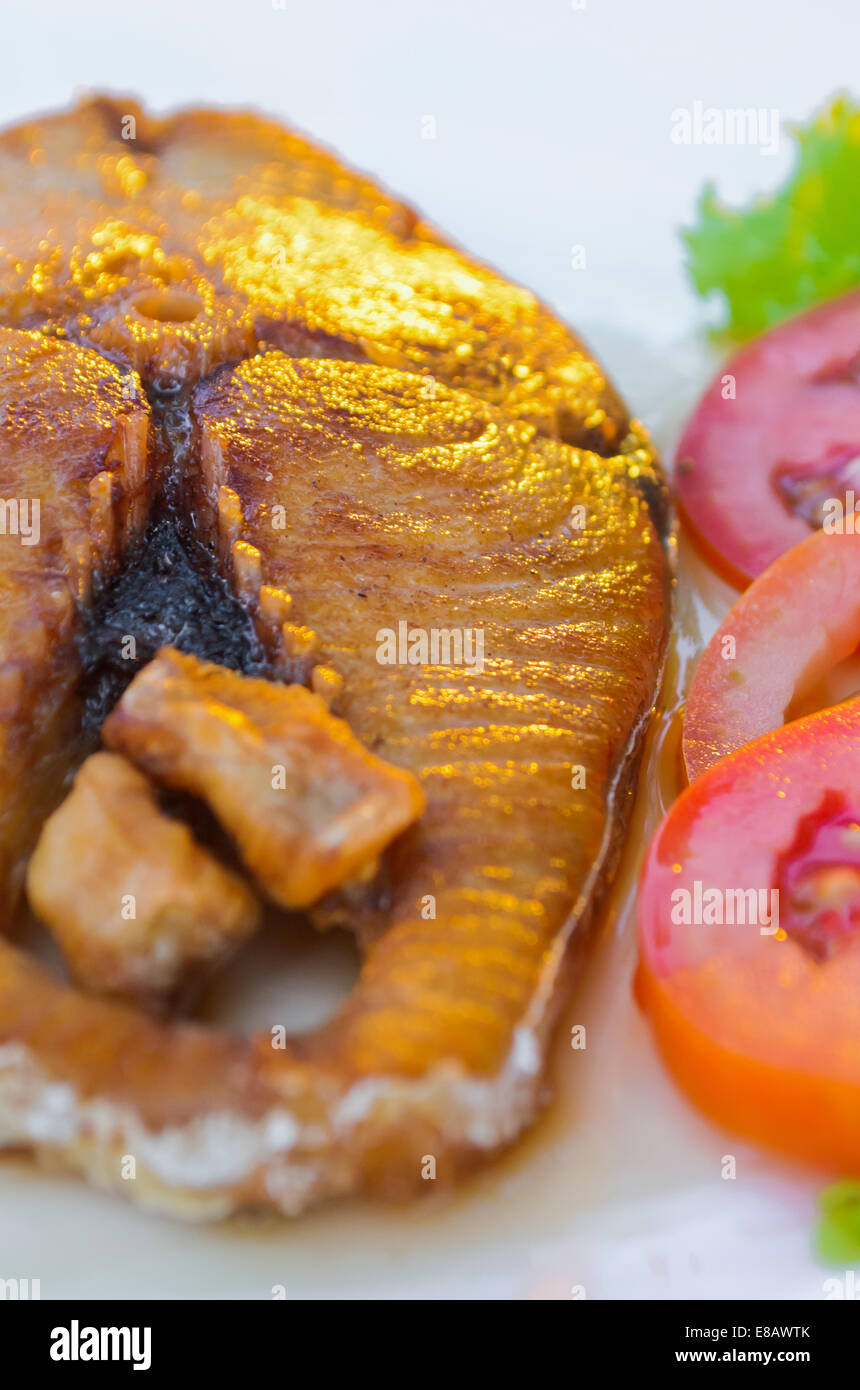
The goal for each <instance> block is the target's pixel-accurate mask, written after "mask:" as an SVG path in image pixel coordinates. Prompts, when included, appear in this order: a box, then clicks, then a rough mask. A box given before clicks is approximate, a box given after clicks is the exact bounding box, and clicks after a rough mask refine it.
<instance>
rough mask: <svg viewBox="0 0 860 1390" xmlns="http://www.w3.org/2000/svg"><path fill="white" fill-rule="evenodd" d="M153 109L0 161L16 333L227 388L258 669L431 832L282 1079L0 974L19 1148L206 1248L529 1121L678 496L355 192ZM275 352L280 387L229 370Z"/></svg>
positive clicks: (153, 379)
mask: <svg viewBox="0 0 860 1390" xmlns="http://www.w3.org/2000/svg"><path fill="white" fill-rule="evenodd" d="M135 109H136V108H134V107H133V106H132V105H131V104H130V103H127V102H123V101H110V100H96V101H94V102H91V103H87V104H85V105H84V106H83V107H81V108H79V109H78V110H77V111H76V112H74V113H72V114H71V115H66V116H61V117H55V118H49V119H47V120H45V121H41V122H35V123H32V124H30V125H28V126H26V127H18V128H17V129H16V130H14V131H11V132H7V133H6V134H5V135H4V136H2V137H0V208H5V209H6V211H5V212H3V213H0V220H2V223H3V225H2V226H0V244H2V245H5V246H7V247H8V248H9V255H8V257H7V258H6V260H5V261H4V262H3V263H2V264H0V321H2V322H5V323H9V324H14V325H18V326H25V327H40V328H44V329H46V330H50V331H52V332H62V333H66V334H67V335H68V336H70V337H72V338H75V339H77V340H79V341H80V342H89V343H93V344H96V345H97V346H98V348H99V350H100V351H102V352H104V353H106V354H110V355H111V357H112V358H115V359H116V360H117V361H119V362H122V363H126V364H132V365H134V366H135V367H136V368H137V369H139V371H140V373H141V375H142V377H143V379H144V382H145V384H146V385H148V386H158V385H163V384H165V382H167V383H169V382H171V381H173V382H178V383H181V384H185V385H188V384H190V383H193V382H195V381H198V380H200V379H201V378H203V377H205V376H206V375H207V374H208V373H210V372H211V371H212V370H213V368H215V367H218V366H221V367H222V371H221V374H220V375H218V376H216V377H215V378H213V380H212V381H211V382H206V383H204V384H202V385H201V386H200V388H199V390H198V392H197V394H196V398H195V402H194V412H195V416H196V421H197V432H198V433H197V440H196V443H195V450H196V452H193V455H192V457H191V459H190V460H189V462H188V468H189V471H190V473H191V474H192V475H194V474H195V473H196V476H197V477H198V479H199V501H200V503H201V507H200V514H201V516H202V521H203V524H205V525H206V526H207V527H208V528H209V530H210V532H211V534H212V536H213V538H216V539H217V541H218V543H219V548H220V551H221V555H222V562H223V565H224V572H225V573H226V574H228V575H231V576H232V577H233V580H234V583H235V587H236V591H237V593H238V594H239V596H240V597H241V599H242V601H243V602H244V603H245V604H246V605H247V606H248V608H249V610H250V611H251V612H253V614H254V616H255V619H256V621H257V623H258V625H259V629H260V633H261V636H262V637H263V640H264V642H265V644H266V646H267V648H268V650H269V652H270V655H271V660H272V670H273V672H274V673H276V674H277V675H279V676H280V677H281V678H283V679H296V678H297V673H301V674H300V678H301V679H307V680H309V681H311V682H313V683H314V687H315V688H320V689H327V690H328V691H329V693H330V694H331V695H332V698H334V700H335V702H336V708H337V712H338V713H339V714H342V715H344V716H345V717H346V719H347V720H348V722H349V723H350V725H351V727H352V728H353V730H354V731H355V733H356V734H357V735H358V736H359V737H360V738H361V739H362V740H363V741H364V742H365V744H366V745H367V746H369V747H370V748H371V749H373V751H378V752H380V753H382V755H383V756H385V757H386V758H387V759H388V760H390V761H391V762H393V763H394V764H396V765H399V766H400V767H402V768H405V769H407V770H409V771H411V772H413V773H414V774H415V775H416V776H418V777H419V779H420V781H421V784H422V786H423V788H424V791H425V794H426V797H427V812H426V814H425V816H424V817H423V818H422V820H421V821H420V822H419V824H418V826H417V827H415V828H414V830H412V831H410V832H408V833H407V835H406V836H404V837H403V841H402V842H400V843H398V844H397V846H396V847H395V848H394V849H393V850H392V851H391V852H390V854H389V861H388V865H387V869H388V874H387V879H388V883H389V885H390V897H389V900H388V901H387V902H386V901H384V900H383V897H382V895H381V894H378V895H374V894H373V893H371V894H370V895H369V897H368V900H367V901H366V903H365V904H364V907H363V909H362V911H363V915H364V917H365V918H366V931H362V936H363V938H364V939H365V940H368V941H371V942H372V944H371V946H370V949H369V951H368V955H367V959H366V962H365V966H364V970H363V972H362V976H361V979H360V981H359V983H358V986H357V988H356V990H355V991H354V993H353V995H352V996H351V998H350V999H349V1000H348V1001H347V1003H346V1004H345V1006H344V1008H343V1009H342V1010H341V1012H340V1014H339V1015H338V1016H337V1017H336V1018H335V1019H334V1020H333V1021H332V1022H331V1023H330V1024H329V1025H328V1026H327V1027H325V1028H323V1029H321V1030H319V1031H318V1032H317V1033H315V1034H312V1035H310V1036H308V1037H304V1038H299V1039H295V1040H292V1041H291V1042H290V1043H289V1045H288V1046H287V1047H286V1048H285V1049H280V1048H277V1047H273V1045H272V1041H273V1040H272V1037H271V1036H270V1034H269V1033H265V1032H264V1033H263V1034H262V1035H261V1036H259V1037H258V1038H256V1039H253V1040H250V1041H246V1040H243V1039H240V1038H231V1037H226V1036H223V1035H219V1034H218V1033H216V1032H213V1031H211V1030H206V1029H203V1028H200V1027H196V1026H194V1025H190V1024H178V1025H174V1026H167V1025H165V1024H163V1023H159V1022H156V1021H154V1020H152V1019H149V1018H147V1017H145V1016H144V1015H142V1014H141V1013H139V1012H136V1011H134V1010H132V1009H129V1008H125V1007H120V1006H117V1005H113V1004H108V1003H105V1002H102V1001H98V1000H93V999H89V998H86V997H85V996H83V995H81V994H79V993H77V992H75V991H74V990H71V989H68V988H66V987H64V986H63V985H61V984H59V983H56V982H55V981H53V980H52V979H51V978H50V977H49V976H48V975H47V974H46V972H45V971H44V969H43V968H42V967H41V966H40V965H38V964H37V963H36V962H34V961H32V960H29V959H28V958H27V957H25V956H24V955H22V954H21V953H20V952H18V951H16V950H15V949H13V948H12V947H11V946H8V945H6V944H3V943H0V1143H3V1144H7V1145H20V1146H24V1147H28V1148H30V1149H32V1150H33V1151H34V1152H36V1153H37V1154H39V1155H44V1156H45V1157H47V1158H49V1159H50V1160H51V1161H52V1162H54V1163H56V1162H57V1160H63V1161H64V1162H65V1163H67V1164H68V1165H69V1166H70V1167H72V1168H75V1169H77V1170H79V1171H81V1172H83V1173H86V1174H87V1175H88V1176H89V1177H90V1178H91V1179H92V1180H93V1181H95V1182H97V1183H100V1184H102V1185H104V1186H107V1187H110V1188H112V1189H114V1190H116V1191H117V1192H121V1193H122V1194H123V1195H124V1196H126V1197H131V1198H132V1199H133V1200H136V1201H138V1202H141V1203H143V1204H147V1205H150V1206H155V1207H159V1208H161V1209H165V1210H169V1211H173V1212H175V1213H177V1214H180V1215H184V1216H189V1217H220V1216H224V1215H227V1214H229V1213H230V1212H232V1211H235V1210H237V1209H239V1208H243V1207H250V1206H269V1207H274V1208H276V1209H279V1210H281V1211H283V1212H288V1213H292V1212H296V1211H300V1210H302V1209H304V1208H305V1207H307V1206H309V1205H312V1204H313V1203H315V1202H318V1201H320V1200H322V1199H323V1198H326V1197H331V1196H334V1195H337V1194H343V1193H347V1192H354V1191H359V1190H364V1191H375V1192H381V1193H384V1194H386V1195H401V1194H404V1193H407V1192H421V1191H426V1190H427V1184H426V1183H424V1182H423V1181H422V1179H421V1164H422V1158H423V1156H424V1155H426V1154H428V1153H430V1154H433V1155H434V1157H435V1158H436V1160H437V1179H438V1182H440V1183H442V1184H443V1185H445V1184H447V1183H449V1182H450V1181H452V1180H453V1179H454V1178H455V1177H456V1175H457V1174H458V1173H459V1172H460V1171H463V1170H464V1169H466V1168H468V1167H470V1166H472V1165H473V1164H474V1163H475V1162H477V1161H478V1160H479V1159H481V1158H482V1157H485V1156H487V1155H488V1154H490V1153H492V1152H493V1151H494V1150H495V1149H497V1148H499V1147H500V1146H502V1145H504V1144H507V1143H509V1142H511V1141H512V1140H513V1139H514V1138H515V1137H516V1135H517V1134H518V1133H519V1132H520V1131H521V1129H522V1128H523V1126H524V1125H525V1124H526V1123H527V1122H528V1121H529V1119H530V1118H531V1117H532V1115H533V1114H534V1111H535V1108H536V1106H537V1103H538V1098H539V1095H540V1092H541V1087H542V1065H543V1059H544V1056H545V1051H546V1046H547V1042H548V1037H549V1031H550V1028H551V1025H552V1022H553V1018H554V1010H555V1004H556V1001H557V996H558V993H559V989H560V986H561V983H562V981H563V978H564V974H565V963H566V961H567V960H568V959H569V957H568V948H569V947H572V946H575V945H576V944H577V943H581V942H582V940H583V936H584V932H585V928H586V926H587V923H588V920H589V918H590V916H591V914H592V911H593V906H594V903H595V900H596V897H597V895H598V892H599V890H600V888H601V885H602V883H603V882H604V881H605V879H606V877H607V875H608V873H609V872H610V871H611V868H612V864H613V859H614V856H615V853H616V851H617V848H618V843H619V836H620V833H621V830H622V828H623V823H624V819H625V814H626V809H627V806H628V803H629V795H628V793H629V782H630V777H631V775H632V771H633V768H634V766H635V753H636V748H637V744H638V739H639V736H640V734H641V731H642V729H643V726H644V722H645V720H646V718H647V714H648V711H649V709H650V706H651V703H652V700H653V696H654V693H655V688H656V684H657V680H658V677H659V672H660V669H661V665H662V651H663V643H664V637H665V605H666V561H665V556H664V552H663V549H662V546H661V543H660V541H661V530H662V527H663V524H664V521H665V491H664V488H663V484H662V479H661V475H660V472H659V467H658V465H657V463H656V460H655V457H654V455H653V452H652V451H651V449H650V447H649V446H648V444H647V441H646V440H645V439H644V437H643V436H642V434H641V432H640V430H639V427H638V426H637V425H636V422H634V421H631V420H629V418H628V416H627V413H626V411H625V409H624V407H623V404H622V403H621V402H620V400H619V398H618V397H617V395H616V394H615V392H614V391H613V389H612V388H611V386H610V385H609V384H608V383H607V382H606V379H605V376H604V374H603V372H602V370H601V368H600V367H599V366H598V365H597V364H596V363H595V362H593V360H592V359H591V358H590V355H589V354H588V352H587V350H586V349H585V348H584V347H583V346H582V344H581V343H580V342H579V340H578V339H576V338H575V336H574V335H573V334H571V333H570V332H569V331H568V330H567V329H566V328H565V327H564V326H563V325H561V324H559V323H558V322H557V320H555V319H554V318H553V317H552V315H551V314H550V313H549V311H547V310H546V309H545V308H544V307H543V306H542V305H540V304H539V303H538V301H537V300H535V299H534V297H533V296H530V295H528V293H527V292H526V291H522V290H519V289H518V288H517V287H515V286H509V285H507V284H506V282H504V281H503V280H502V279H500V278H499V277H498V276H495V275H494V274H493V273H492V272H491V271H487V270H486V269H485V268H484V267H481V266H480V265H478V264H477V263H476V262H472V261H471V260H469V258H467V257H464V256H461V254H460V253H459V252H456V251H454V250H453V249H452V248H451V247H450V246H448V245H447V244H446V243H445V241H444V240H443V238H441V237H440V236H438V235H437V234H436V233H435V232H434V231H433V230H432V228H429V227H428V226H427V225H426V224H424V223H422V222H421V221H420V220H419V219H417V218H416V216H415V214H413V213H412V212H411V211H410V210H409V209H407V208H405V207H404V206H403V205H401V204H398V203H397V202H396V200H393V199H391V198H389V197H388V195H385V194H383V193H382V192H379V191H377V190H376V188H375V186H374V185H373V184H372V183H371V182H370V181H369V180H366V179H363V178H362V177H361V176H359V175H355V174H353V173H352V172H351V171H349V170H348V169H345V168H343V167H342V166H340V165H339V164H338V163H337V162H336V161H334V160H332V159H331V158H330V157H329V156H328V155H325V154H323V153H321V152H320V151H318V150H317V149H315V148H314V147H313V146H311V145H309V144H307V142H303V141H301V139H300V138H299V137H295V136H292V135H291V134H290V133H289V132H285V131H282V130H280V128H278V127H276V126H275V125H274V123H272V122H264V121H258V120H257V118H255V117H253V116H239V117H235V118H234V117H230V116H224V115H223V114H221V113H212V112H196V113H185V114H180V115H178V116H176V117H174V118H172V119H168V120H167V121H165V122H158V121H155V122H153V121H150V120H149V119H148V118H147V117H146V116H145V115H144V113H142V112H138V118H139V119H138V126H137V130H138V135H137V140H138V143H137V144H136V145H135V146H134V148H133V149H132V148H131V145H130V142H123V137H122V130H121V118H122V116H123V113H126V114H127V113H129V112H133V111H135ZM34 155H35V157H33V156H34ZM48 232H50V236H49V235H48ZM267 233H270V234H271V238H272V240H271V243H267V241H266V234H267ZM302 237H305V243H304V245H305V248H306V250H307V257H308V259H307V266H305V264H304V263H303V259H302V256H301V255H299V254H298V249H299V248H300V246H301V238H302ZM267 245H270V253H271V261H270V263H269V264H268V265H267V264H266V258H265V257H266V249H267ZM279 251H282V252H283V254H281V255H276V253H277V252H279ZM386 267H388V268H387V269H386ZM392 267H396V269H397V276H395V275H394V271H393V269H392ZM311 270H312V273H311ZM308 276H310V278H308ZM395 281H396V283H397V284H399V285H401V287H402V289H401V291H398V290H397V289H396V288H395ZM150 293H154V294H157V295H159V296H161V295H162V293H163V294H164V297H163V298H157V299H156V300H155V301H154V302H149V301H148V300H147V298H144V299H143V309H144V310H145V309H151V310H154V311H155V312H154V313H152V314H148V313H142V311H141V308H140V303H139V300H138V296H140V295H144V296H148V295H149V294H150ZM174 293H176V294H177V295H178V296H179V297H178V298H176V299H174V298H172V297H171V296H172V295H173V294H174ZM182 296H185V298H184V299H183V298H182ZM195 296H197V297H198V298H199V299H201V300H202V301H203V304H204V310H205V312H204V313H202V314H198V315H197V316H195V317H187V315H189V314H191V312H192V310H193V308H194V297H195ZM130 297H132V298H131V299H130ZM132 301H133V302H132ZM374 303H375V304H376V308H377V313H376V316H375V318H374V316H373V315H372V314H371V317H370V321H369V322H368V307H369V306H372V305H373V304H374ZM171 311H175V313H176V315H178V316H179V317H178V319H177V318H173V319H171V318H170V313H171ZM159 315H161V317H159ZM165 315H166V316H167V317H164V316H165ZM183 315H185V317H183ZM454 326H456V327H454ZM251 344H253V346H251ZM260 344H262V345H263V346H264V347H267V348H272V347H274V348H280V349H282V350H283V353H285V354H287V356H282V355H281V353H280V352H277V351H267V352H266V354H265V355H264V356H262V357H259V358H253V359H252V360H250V361H246V362H244V363H243V365H242V366H240V367H238V368H237V369H235V370H228V369H227V368H226V365H225V364H228V363H230V362H231V361H235V360H236V359H237V358H249V357H251V354H252V352H253V351H254V350H255V349H256V347H257V346H258V345H260ZM291 358H295V359H303V360H290V359H291ZM310 359H331V360H318V361H315V360H310ZM380 363H382V364H383V365H379V364H380ZM559 438H561V439H563V440H565V441H567V443H559V442H558V439H559ZM571 445H575V446H577V447H570V446H571ZM584 446H589V447H588V448H586V447H584ZM591 450H593V452H592V451H591ZM267 473H271V475H272V476H271V478H270V479H267V477H266V474H267ZM283 491H286V492H287V495H281V493H282V492H283ZM276 494H277V495H276ZM275 505H282V506H283V507H284V514H285V516H286V518H287V526H286V528H285V529H283V530H281V529H280V528H279V527H278V526H276V525H274V524H273V522H274V516H273V508H274V506H275ZM580 506H582V507H584V508H585V513H584V520H581V519H580V517H579V516H577V515H576V509H577V508H578V507H580ZM401 619H402V620H405V621H407V623H408V624H409V625H410V626H411V627H425V626H430V627H431V628H433V627H438V628H444V629H455V628H458V627H465V626H468V627H471V628H476V627H480V629H481V631H482V633H483V639H484V660H483V669H482V670H481V671H480V672H478V670H477V667H476V666H475V665H474V664H473V666H471V667H470V666H468V665H466V664H462V665H456V664H455V665H447V666H445V667H444V668H441V667H436V668H433V667H429V666H426V667H425V666H413V665H406V666H403V667H401V666H400V665H385V664H383V663H381V662H380V661H379V660H378V659H377V656H378V650H377V649H378V640H377V633H378V632H380V631H381V630H382V629H384V628H388V629H397V628H398V623H399V621H400V620H401ZM53 720H54V716H53V714H51V712H50V711H49V712H48V714H47V716H46V726H47V727H49V728H50V729H51V734H52V737H53V735H54V733H55V732H56V727H57V726H56V724H55V722H52V721H53ZM31 767H32V756H31V754H30V753H28V754H27V757H26V758H23V759H22V761H21V763H20V767H19V776H18V778H17V780H16V782H15V785H14V786H13V785H11V784H10V786H9V789H8V791H9V802H8V805H9V806H10V807H11V808H13V810H14V808H16V807H17V810H14V813H15V814H16V815H19V814H21V807H22V805H23V804H25V802H26V797H27V795H28V794H29V788H28V785H27V779H28V777H29V774H30V771H31ZM574 772H576V776H574V775H572V774H573V773H574ZM581 774H584V785H583V784H582V776H581ZM0 831H2V826H0ZM431 901H432V911H431V906H430V904H431ZM433 913H435V915H433ZM286 1022H288V1020H280V1019H277V1020H273V1024H275V1023H277V1024H280V1023H286ZM129 1153H132V1154H134V1155H135V1157H136V1159H137V1174H138V1176H137V1180H136V1182H134V1183H129V1182H125V1181H123V1180H122V1176H121V1174H122V1158H123V1156H124V1155H126V1154H129Z"/></svg>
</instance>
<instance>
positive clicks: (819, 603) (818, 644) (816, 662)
mask: <svg viewBox="0 0 860 1390" xmlns="http://www.w3.org/2000/svg"><path fill="white" fill-rule="evenodd" d="M852 521H853V523H854V524H855V525H856V533H850V532H846V533H843V534H839V533H836V532H828V531H816V532H814V533H813V534H811V535H808V536H807V537H806V539H805V540H803V541H801V543H800V545H797V546H795V547H794V548H793V549H792V550H790V551H788V552H787V554H785V555H782V556H780V557H779V558H778V559H777V560H775V561H774V563H773V564H772V565H771V566H770V568H769V569H767V570H766V571H765V573H764V574H762V575H759V577H758V579H756V580H755V582H754V583H753V584H752V585H751V586H750V587H749V589H747V590H746V592H745V593H744V594H742V595H741V597H740V598H739V599H738V601H737V603H736V604H735V605H734V607H733V608H732V610H731V612H730V613H729V614H728V616H727V617H726V618H725V619H724V621H723V622H722V623H721V625H720V627H719V629H718V630H717V632H716V633H715V635H714V637H713V638H712V639H711V641H710V642H709V644H708V646H707V647H706V649H705V651H704V652H703V654H702V657H701V660H700V661H699V664H698V666H697V668H696V674H695V676H694V678H693V683H692V685H691V687H690V692H689V695H688V697H687V703H686V709H685V712H684V742H683V748H684V763H685V766H686V769H687V776H688V777H689V779H690V781H693V780H694V779H695V778H696V777H700V776H701V774H702V773H703V772H705V771H706V770H707V769H708V768H709V767H712V766H713V765H714V763H716V762H718V761H719V760H720V759H721V758H724V757H726V756H727V755H728V754H729V753H732V752H734V750H735V749H736V748H739V747H741V745H742V744H744V743H749V742H750V741H751V740H753V739H755V738H758V737H759V736H760V735H761V734H764V733H767V731H768V730H769V729H776V728H778V727H779V726H780V725H781V724H783V723H785V720H786V717H787V712H788V710H789V708H790V706H791V705H792V703H793V702H794V701H796V700H797V699H798V698H799V697H801V696H803V695H804V694H805V693H806V692H807V691H808V690H810V689H811V688H814V687H815V686H816V685H817V684H819V682H821V681H822V680H823V678H824V677H825V676H826V674H827V673H828V672H829V671H832V670H833V668H834V667H835V666H837V665H839V663H841V662H842V661H844V660H845V659H846V658H847V657H849V656H850V655H851V654H852V653H853V652H855V651H856V650H857V648H858V646H860V514H857V515H856V516H854V514H853V513H852Z"/></svg>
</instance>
